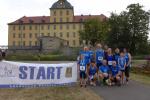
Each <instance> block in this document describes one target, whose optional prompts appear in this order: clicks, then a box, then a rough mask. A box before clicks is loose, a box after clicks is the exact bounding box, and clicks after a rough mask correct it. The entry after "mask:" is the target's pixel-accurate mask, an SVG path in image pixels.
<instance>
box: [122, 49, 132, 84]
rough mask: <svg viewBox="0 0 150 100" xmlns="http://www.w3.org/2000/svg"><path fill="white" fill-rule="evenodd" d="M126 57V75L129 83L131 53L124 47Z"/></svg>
mask: <svg viewBox="0 0 150 100" xmlns="http://www.w3.org/2000/svg"><path fill="white" fill-rule="evenodd" d="M123 51H124V54H125V59H126V67H125V76H126V82H127V83H128V81H129V77H130V67H131V59H132V57H131V54H130V53H129V52H128V51H127V49H126V48H124V49H123Z"/></svg>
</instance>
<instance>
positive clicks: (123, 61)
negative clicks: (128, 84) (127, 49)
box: [118, 52, 126, 84]
mask: <svg viewBox="0 0 150 100" xmlns="http://www.w3.org/2000/svg"><path fill="white" fill-rule="evenodd" d="M118 66H119V68H120V71H121V83H122V84H124V74H125V67H126V59H125V56H124V52H121V53H120V57H119V58H118Z"/></svg>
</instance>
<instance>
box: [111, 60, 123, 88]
mask: <svg viewBox="0 0 150 100" xmlns="http://www.w3.org/2000/svg"><path fill="white" fill-rule="evenodd" d="M120 80H121V75H120V68H119V67H118V65H117V63H116V61H113V63H112V68H111V83H112V84H116V85H119V86H120V85H121V84H120Z"/></svg>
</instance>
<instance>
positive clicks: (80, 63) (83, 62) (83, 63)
mask: <svg viewBox="0 0 150 100" xmlns="http://www.w3.org/2000/svg"><path fill="white" fill-rule="evenodd" d="M79 69H80V71H83V72H85V71H86V63H85V60H84V59H82V60H80V61H79Z"/></svg>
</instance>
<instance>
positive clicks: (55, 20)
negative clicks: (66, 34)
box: [53, 17, 70, 22]
mask: <svg viewBox="0 0 150 100" xmlns="http://www.w3.org/2000/svg"><path fill="white" fill-rule="evenodd" d="M53 21H54V22H57V19H56V18H54V19H53ZM59 22H70V19H69V18H68V17H67V18H66V20H63V18H60V19H59Z"/></svg>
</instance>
